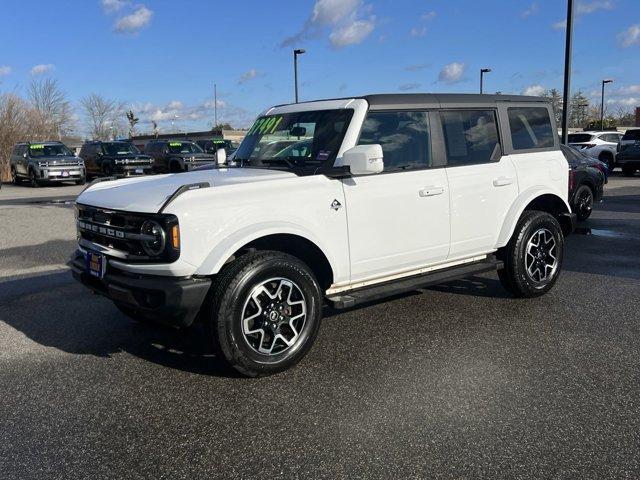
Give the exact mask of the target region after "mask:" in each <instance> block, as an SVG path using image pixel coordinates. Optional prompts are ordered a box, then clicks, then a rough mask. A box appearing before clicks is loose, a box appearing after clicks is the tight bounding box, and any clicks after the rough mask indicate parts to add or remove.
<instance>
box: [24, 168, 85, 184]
mask: <svg viewBox="0 0 640 480" xmlns="http://www.w3.org/2000/svg"><path fill="white" fill-rule="evenodd" d="M36 176H37V177H38V180H43V181H46V182H73V181H77V180H82V179H83V178H85V170H84V167H81V166H78V165H69V166H59V167H37V168H36Z"/></svg>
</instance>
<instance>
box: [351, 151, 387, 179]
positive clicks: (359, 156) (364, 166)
mask: <svg viewBox="0 0 640 480" xmlns="http://www.w3.org/2000/svg"><path fill="white" fill-rule="evenodd" d="M383 156H384V155H383V153H382V146H381V145H378V144H375V145H358V146H357V147H353V148H350V149H349V150H347V151H346V152H344V154H343V155H342V165H345V166H348V167H349V170H350V171H351V173H352V174H353V175H370V174H372V173H380V172H382V171H383V170H384V161H383Z"/></svg>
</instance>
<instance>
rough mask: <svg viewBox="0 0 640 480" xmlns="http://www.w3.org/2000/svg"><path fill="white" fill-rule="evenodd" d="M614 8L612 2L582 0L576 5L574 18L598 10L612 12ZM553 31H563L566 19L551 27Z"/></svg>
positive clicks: (610, 0) (607, 0) (565, 26)
mask: <svg viewBox="0 0 640 480" xmlns="http://www.w3.org/2000/svg"><path fill="white" fill-rule="evenodd" d="M614 7H615V1H614V0H592V1H587V0H582V1H578V2H577V4H576V16H580V15H589V14H591V13H594V12H597V11H598V10H613V8H614ZM551 28H553V29H554V30H565V29H566V28H567V19H566V18H565V19H564V20H560V21H559V22H556V23H554V24H552V25H551Z"/></svg>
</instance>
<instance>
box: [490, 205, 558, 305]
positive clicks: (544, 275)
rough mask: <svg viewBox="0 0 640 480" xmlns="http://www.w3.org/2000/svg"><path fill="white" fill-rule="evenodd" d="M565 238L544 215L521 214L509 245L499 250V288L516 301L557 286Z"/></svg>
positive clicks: (535, 212) (556, 226)
mask: <svg viewBox="0 0 640 480" xmlns="http://www.w3.org/2000/svg"><path fill="white" fill-rule="evenodd" d="M563 253H564V236H563V234H562V229H561V227H560V224H559V223H558V221H557V220H556V219H555V218H554V217H553V216H552V215H550V214H548V213H546V212H540V211H537V210H528V211H525V212H524V213H523V214H522V217H520V221H519V222H518V225H517V226H516V229H515V231H514V232H513V236H512V237H511V240H509V243H508V244H507V245H506V246H505V247H504V248H503V249H502V250H501V252H500V257H501V259H502V260H503V262H504V268H502V269H501V270H498V276H499V277H500V281H501V282H502V285H503V286H504V287H505V288H506V289H507V290H509V291H510V292H511V293H513V294H514V295H515V296H516V297H525V298H531V297H538V296H540V295H543V294H545V293H546V292H548V291H549V290H551V288H552V287H553V285H554V284H555V283H556V281H557V280H558V277H559V276H560V270H561V268H562V258H563Z"/></svg>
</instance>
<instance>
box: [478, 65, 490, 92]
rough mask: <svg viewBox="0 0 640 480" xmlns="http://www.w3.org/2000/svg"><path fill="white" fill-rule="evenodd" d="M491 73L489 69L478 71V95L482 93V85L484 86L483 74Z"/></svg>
mask: <svg viewBox="0 0 640 480" xmlns="http://www.w3.org/2000/svg"><path fill="white" fill-rule="evenodd" d="M490 71H491V69H490V68H481V69H480V93H483V84H484V74H485V73H489V72H490Z"/></svg>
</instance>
